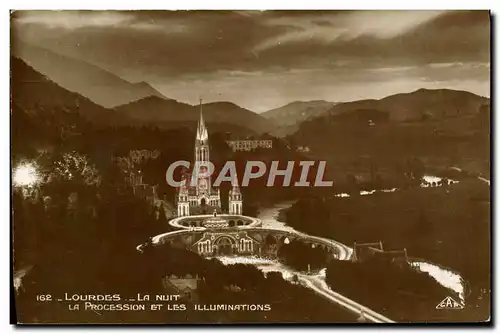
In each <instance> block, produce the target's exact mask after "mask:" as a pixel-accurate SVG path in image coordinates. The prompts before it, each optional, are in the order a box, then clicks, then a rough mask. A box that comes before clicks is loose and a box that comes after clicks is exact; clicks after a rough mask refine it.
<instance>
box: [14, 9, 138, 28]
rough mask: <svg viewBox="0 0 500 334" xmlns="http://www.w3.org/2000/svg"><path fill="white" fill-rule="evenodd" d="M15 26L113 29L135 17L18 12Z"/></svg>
mask: <svg viewBox="0 0 500 334" xmlns="http://www.w3.org/2000/svg"><path fill="white" fill-rule="evenodd" d="M13 19H14V24H17V25H24V24H36V25H43V26H46V27H48V28H63V29H79V28H84V27H110V26H111V27H112V26H115V27H116V26H119V25H120V24H125V23H127V22H129V21H131V20H132V19H133V16H131V15H128V14H126V13H122V12H113V11H109V12H92V11H17V12H14V14H13Z"/></svg>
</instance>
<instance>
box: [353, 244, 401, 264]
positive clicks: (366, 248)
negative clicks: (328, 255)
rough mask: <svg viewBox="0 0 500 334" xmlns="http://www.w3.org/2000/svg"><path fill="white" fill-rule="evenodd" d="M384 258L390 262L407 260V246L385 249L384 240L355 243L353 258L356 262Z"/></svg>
mask: <svg viewBox="0 0 500 334" xmlns="http://www.w3.org/2000/svg"><path fill="white" fill-rule="evenodd" d="M374 258H375V259H384V260H386V261H388V262H399V261H401V260H403V261H405V262H407V261H408V254H407V253H406V248H405V249H401V250H390V251H386V250H384V247H383V245H382V242H381V241H379V242H371V243H362V244H359V243H356V242H355V243H354V247H353V255H352V260H353V261H355V262H363V261H366V260H370V259H374Z"/></svg>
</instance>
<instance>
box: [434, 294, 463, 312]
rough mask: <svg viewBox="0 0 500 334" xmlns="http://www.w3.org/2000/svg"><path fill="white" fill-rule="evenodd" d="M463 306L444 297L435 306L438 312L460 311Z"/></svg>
mask: <svg viewBox="0 0 500 334" xmlns="http://www.w3.org/2000/svg"><path fill="white" fill-rule="evenodd" d="M463 308H464V306H463V305H462V304H460V303H459V302H457V301H456V300H455V299H453V298H451V297H449V296H448V297H446V298H445V299H443V300H442V301H441V302H440V303H439V304H437V305H436V309H438V310H441V309H442V310H461V309H463Z"/></svg>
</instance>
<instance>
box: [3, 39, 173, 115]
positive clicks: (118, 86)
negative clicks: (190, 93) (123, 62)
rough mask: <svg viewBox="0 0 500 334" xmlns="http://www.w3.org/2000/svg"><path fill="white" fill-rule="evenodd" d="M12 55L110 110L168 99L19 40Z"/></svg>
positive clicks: (84, 63)
mask: <svg viewBox="0 0 500 334" xmlns="http://www.w3.org/2000/svg"><path fill="white" fill-rule="evenodd" d="M11 52H12V55H13V56H15V57H17V58H21V59H22V60H24V61H25V62H26V63H27V64H28V65H30V66H31V67H33V68H34V69H35V70H36V71H38V72H40V73H42V74H44V75H46V76H48V77H49V78H51V80H53V81H54V82H56V83H57V84H59V85H60V86H62V87H64V88H66V89H68V90H70V91H73V92H77V93H79V94H81V95H83V96H86V97H88V98H89V99H91V100H92V101H94V102H95V103H98V104H100V105H102V106H104V107H107V108H109V107H114V106H117V105H121V104H124V103H128V102H131V101H135V100H139V99H142V98H144V97H146V96H157V97H160V98H165V99H166V97H164V96H163V95H162V94H161V93H159V92H158V91H157V90H155V89H154V88H153V87H151V86H150V85H149V84H148V83H146V82H139V83H130V82H128V81H126V80H124V79H122V78H120V77H118V76H116V75H114V74H112V73H110V72H108V71H106V70H103V69H102V68H99V67H97V66H94V65H91V64H89V63H86V62H84V61H81V60H77V59H73V58H70V57H66V56H62V55H60V54H57V53H55V52H52V51H50V50H47V49H44V48H41V47H38V46H34V45H30V44H27V43H25V42H23V41H20V40H14V41H13V42H12V51H11Z"/></svg>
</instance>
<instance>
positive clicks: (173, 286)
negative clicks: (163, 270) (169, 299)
mask: <svg viewBox="0 0 500 334" xmlns="http://www.w3.org/2000/svg"><path fill="white" fill-rule="evenodd" d="M199 281H200V278H199V277H198V275H196V276H195V277H193V276H191V275H189V274H187V275H185V276H184V277H177V276H175V275H170V276H167V277H165V279H164V280H163V286H164V287H165V288H166V289H167V290H169V291H171V290H174V291H176V292H177V294H179V295H181V297H184V298H186V299H188V300H191V301H196V300H197V299H198V292H197V291H198V282H199Z"/></svg>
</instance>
